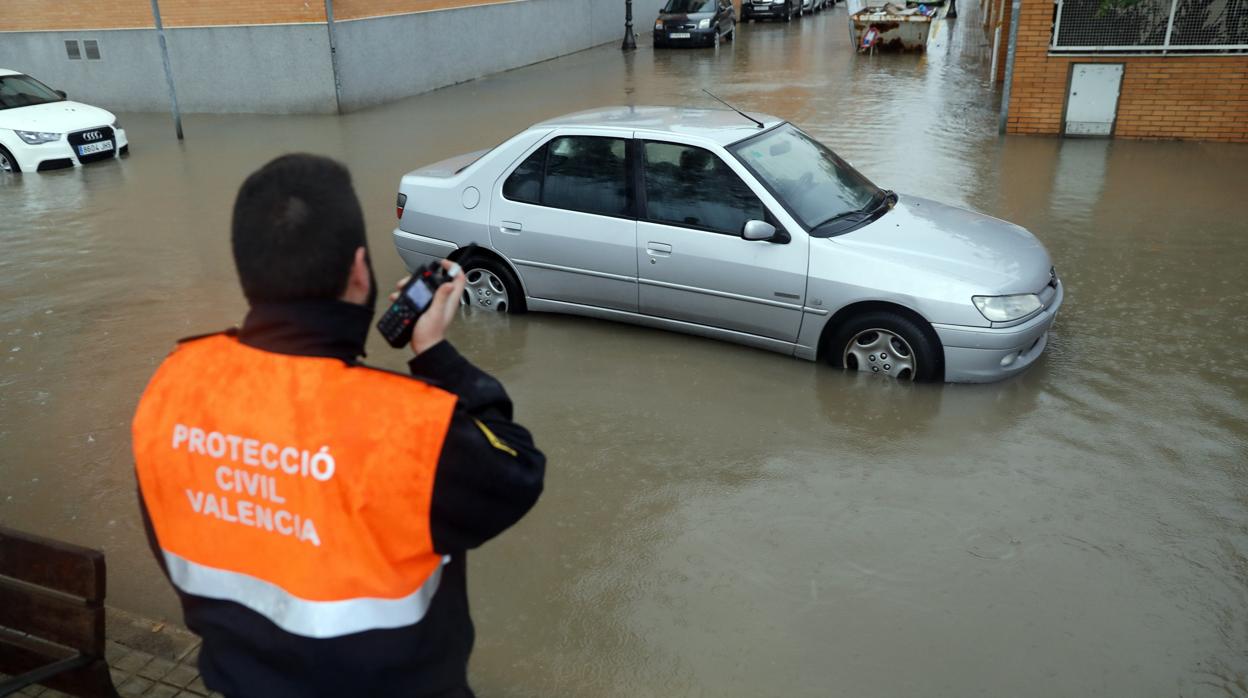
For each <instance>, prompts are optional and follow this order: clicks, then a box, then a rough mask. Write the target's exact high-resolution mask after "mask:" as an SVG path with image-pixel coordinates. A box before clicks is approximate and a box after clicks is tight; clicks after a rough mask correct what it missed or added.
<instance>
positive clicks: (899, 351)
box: [842, 328, 918, 380]
mask: <svg viewBox="0 0 1248 698" xmlns="http://www.w3.org/2000/svg"><path fill="white" fill-rule="evenodd" d="M842 362H843V364H842V365H844V366H845V368H848V369H850V370H851V371H853V370H857V371H862V372H864V373H879V374H883V375H886V376H891V377H893V378H897V379H899V380H914V376H915V374H916V373H917V372H918V362H917V361H916V360H915V357H914V350H913V349H911V348H910V344H909V343H907V342H906V340H904V339H902V338H901V336H900V335H898V334H896V333H894V332H890V331H889V330H884V329H879V328H872V329H868V330H863V331H861V332H859V333H858V334H856V335H854V337H853V339H850V340H849V343H848V344H846V345H845V353H844V356H843V357H842Z"/></svg>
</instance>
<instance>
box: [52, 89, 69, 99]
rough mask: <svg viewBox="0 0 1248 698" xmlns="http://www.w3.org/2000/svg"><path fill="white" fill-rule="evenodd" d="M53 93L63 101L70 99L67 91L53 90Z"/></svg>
mask: <svg viewBox="0 0 1248 698" xmlns="http://www.w3.org/2000/svg"><path fill="white" fill-rule="evenodd" d="M53 92H55V93H57V94H58V95H60V96H61V99H69V95H67V94H65V90H53Z"/></svg>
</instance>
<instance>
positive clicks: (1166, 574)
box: [0, 3, 1248, 696]
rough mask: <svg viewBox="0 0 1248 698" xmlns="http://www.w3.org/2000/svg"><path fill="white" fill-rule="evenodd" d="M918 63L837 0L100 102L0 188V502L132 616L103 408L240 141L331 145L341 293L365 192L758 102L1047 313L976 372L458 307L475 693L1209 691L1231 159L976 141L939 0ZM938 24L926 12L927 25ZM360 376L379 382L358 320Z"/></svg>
mask: <svg viewBox="0 0 1248 698" xmlns="http://www.w3.org/2000/svg"><path fill="white" fill-rule="evenodd" d="M961 11H962V15H963V16H962V18H961V19H959V20H957V21H955V22H953V23H952V24H951V25H950V27H949V30H950V35H949V42H948V45H947V46H945V47H942V52H940V53H934V54H932V55H929V56H927V57H919V56H914V55H910V56H889V55H885V54H878V55H876V56H873V57H858V56H855V55H854V54H853V51H852V48H851V47H850V45H849V39H848V32H847V31H846V26H845V16H844V14H843V10H842V9H840V8H838V9H837V10H836V11H835V12H834V13H824V14H821V15H817V16H815V17H814V18H810V19H804V20H802V21H800V22H797V23H794V24H793V25H790V26H782V25H780V24H763V25H757V24H751V25H748V26H742V27H740V28H739V32H740V35H739V37H738V38H737V40H736V42H734V43H733V44H729V45H725V46H721V48H720V50H719V51H718V52H715V51H710V50H698V51H664V52H654V51H652V50H650V49H649V48H648V45H647V43H646V41H644V40H643V42H642V49H641V50H639V51H637V52H636V53H635V54H626V55H625V56H624V57H623V58H621V55H620V52H619V51H618V48H617V47H616V46H615V45H610V46H606V47H603V48H600V49H595V50H591V51H585V52H582V53H578V54H575V55H572V56H568V57H565V58H562V59H558V60H555V61H549V62H547V63H543V64H541V65H537V66H533V67H530V68H525V69H521V70H515V71H510V72H508V73H504V74H501V75H497V76H493V77H490V78H487V79H483V80H479V81H475V82H472V83H467V84H464V85H459V86H456V87H453V88H448V89H445V90H439V91H437V92H435V93H431V94H429V95H425V96H422V97H418V98H414V99H410V100H405V101H403V102H400V103H396V104H391V105H386V106H383V107H379V108H376V109H372V110H369V111H366V112H361V113H358V114H352V115H349V116H346V117H341V118H339V117H329V116H307V117H274V116H190V117H188V118H187V120H186V122H187V123H186V128H187V134H188V140H187V141H186V142H185V143H178V142H176V141H175V140H174V139H173V138H172V136H171V134H170V131H171V129H170V128H169V123H168V118H167V117H166V116H165V115H159V114H127V115H123V120H124V122H125V123H126V125H127V127H128V130H129V131H130V135H131V138H132V142H133V144H134V145H133V148H134V150H133V154H132V156H131V157H130V158H129V159H128V160H125V161H121V162H116V163H108V164H104V165H98V166H94V167H91V168H88V169H83V170H74V171H66V172H56V173H49V174H47V175H39V176H26V177H21V178H16V177H5V178H0V241H2V242H3V245H4V252H5V254H4V255H3V256H0V272H2V273H0V298H3V300H4V302H3V303H2V304H0V523H3V524H5V525H15V526H18V527H23V528H29V529H33V530H36V531H39V532H41V533H44V534H46V535H50V536H54V537H59V538H65V539H68V540H72V541H76V542H81V543H85V544H88V545H94V546H99V547H102V548H104V549H105V551H106V552H107V554H108V557H109V568H110V570H111V572H112V574H111V575H110V580H109V587H110V591H109V593H110V599H112V602H113V603H115V604H117V605H119V606H122V607H123V608H128V609H130V610H135V611H139V612H142V613H146V614H149V615H152V616H162V617H170V616H172V615H173V614H174V612H175V605H174V601H173V598H172V595H171V593H170V592H169V590H168V587H167V585H166V584H165V583H164V581H163V580H162V579H161V578H160V576H159V572H158V571H157V570H156V567H155V565H154V563H153V562H152V560H151V558H150V554H149V553H148V551H147V549H146V546H145V544H144V540H143V535H142V531H141V527H140V524H139V521H138V517H137V512H136V510H135V504H134V498H133V480H132V476H131V464H130V459H129V437H128V433H129V419H130V416H131V413H132V410H133V408H134V404H135V402H136V401H137V398H138V395H139V393H140V391H141V390H142V389H143V386H144V384H145V382H146V380H147V378H148V377H149V375H150V373H151V371H152V369H153V368H154V366H155V365H156V364H157V363H158V362H159V361H160V359H161V358H162V357H163V356H164V355H165V353H166V352H167V351H168V350H169V348H170V347H171V345H172V341H173V340H174V338H176V337H178V336H183V335H189V334H195V333H199V332H205V331H211V330H214V329H218V328H221V327H226V326H229V325H231V324H234V323H236V322H238V321H239V320H240V318H241V317H242V315H243V312H244V309H245V308H244V304H243V299H242V297H241V294H240V293H239V291H238V290H237V282H236V280H235V278H234V271H233V268H232V265H231V263H230V251H229V243H228V235H227V231H228V223H229V210H230V205H231V202H232V199H233V195H234V192H235V191H236V188H237V186H238V184H239V183H240V182H241V181H242V179H243V177H244V176H245V175H246V174H247V173H249V172H250V171H251V170H253V169H254V168H255V167H257V166H258V165H259V164H261V163H263V162H264V161H265V160H267V159H268V158H271V157H273V156H276V155H278V154H280V153H283V152H287V151H311V152H318V153H324V154H328V155H331V156H333V157H337V158H340V159H343V160H344V161H346V162H347V163H348V165H350V166H351V168H352V172H353V174H354V177H355V183H356V188H357V191H358V192H359V194H360V196H361V199H362V200H363V203H364V208H365V211H366V216H367V223H368V226H369V242H370V245H371V246H372V249H373V258H374V260H375V263H376V266H377V273H378V276H379V278H381V279H383V280H388V279H394V278H397V277H398V276H400V275H401V271H402V270H401V268H400V263H399V260H398V258H397V256H396V255H395V254H394V253H393V247H392V243H391V241H390V236H389V233H390V230H391V229H392V228H393V226H394V218H393V201H394V191H395V187H396V184H397V182H398V178H399V177H400V176H401V175H402V174H403V173H404V172H406V171H408V170H410V169H412V168H414V167H416V166H417V165H420V164H424V163H430V162H435V161H437V160H440V159H443V158H446V157H449V156H452V155H456V154H459V153H462V152H467V151H471V150H476V149H480V148H484V147H489V146H491V145H493V144H496V143H498V142H501V141H502V140H504V139H506V138H508V137H509V136H511V135H512V134H514V133H515V132H516V131H518V130H520V129H522V128H524V127H526V126H527V125H529V124H531V123H533V122H536V121H539V120H542V119H545V118H550V117H553V116H557V115H560V114H563V113H567V112H572V111H576V110H580V109H586V108H590V107H595V106H600V105H604V104H618V103H621V102H632V103H635V104H682V105H689V106H699V107H711V106H714V105H713V103H711V102H710V100H709V99H708V98H707V97H706V96H705V95H703V94H702V93H701V92H700V90H701V88H703V87H706V88H708V89H711V90H712V91H714V92H716V93H717V94H719V95H720V96H721V97H724V98H725V99H728V100H729V101H731V102H734V103H736V104H738V105H739V106H741V107H742V108H744V109H747V110H757V111H764V112H770V113H773V114H777V115H779V116H781V117H784V118H787V119H792V120H794V121H795V122H796V123H797V124H798V125H799V126H801V127H802V128H803V129H804V130H806V131H807V132H809V133H811V134H812V135H814V136H815V137H817V138H819V139H820V140H822V141H823V142H825V143H827V144H828V145H829V146H830V147H832V148H833V149H834V150H835V151H837V152H838V153H839V154H841V155H842V156H844V157H845V158H847V159H848V160H850V161H852V162H853V163H854V164H855V166H856V167H857V168H858V169H860V170H861V171H862V172H863V173H864V174H866V175H867V176H868V177H870V178H871V179H872V180H873V181H875V182H876V183H878V184H880V185H881V186H884V187H887V188H891V189H896V190H897V191H900V192H903V193H910V194H914V195H918V196H924V197H930V198H933V199H936V200H939V201H944V202H948V203H953V204H964V205H968V206H970V207H972V208H976V209H979V210H982V211H985V212H987V213H990V214H992V215H995V216H999V217H1001V218H1005V219H1007V220H1010V221H1013V222H1016V223H1019V224H1020V225H1023V226H1025V227H1027V228H1028V229H1030V230H1032V231H1033V232H1034V233H1036V235H1037V236H1039V237H1040V239H1042V240H1043V241H1044V243H1045V245H1046V246H1047V247H1048V249H1049V251H1050V252H1051V253H1052V255H1053V258H1054V260H1055V262H1056V264H1057V267H1058V271H1059V273H1060V274H1061V275H1062V277H1063V279H1064V281H1065V283H1066V286H1067V289H1068V292H1069V294H1070V295H1069V301H1068V303H1067V304H1066V306H1065V307H1064V308H1063V310H1062V314H1061V316H1060V317H1059V320H1058V323H1057V325H1056V326H1055V328H1054V331H1053V334H1052V336H1051V341H1050V344H1049V349H1048V350H1047V352H1046V354H1045V355H1044V357H1042V359H1041V360H1040V361H1039V362H1038V363H1037V364H1036V365H1034V366H1033V367H1031V368H1030V369H1029V370H1028V371H1027V372H1026V373H1024V374H1023V375H1021V376H1020V377H1018V378H1015V379H1012V380H1011V381H1009V382H1006V383H1002V384H995V385H990V386H912V385H907V384H901V383H887V382H883V381H879V380H873V379H871V378H868V377H865V376H858V375H856V374H844V373H841V372H837V371H833V370H829V369H828V368H827V367H825V366H818V365H815V364H810V363H805V362H802V361H797V360H794V359H790V358H787V357H783V356H780V355H777V354H771V353H767V352H762V351H756V350H752V349H747V348H743V347H739V346H734V345H728V344H723V343H718V342H713V341H709V340H703V339H699V338H694V337H685V336H680V335H675V334H670V333H665V332H660V331H656V330H649V329H644V328H637V327H629V326H624V325H615V324H611V323H607V322H598V321H592V320H585V319H581V318H567V317H559V316H543V315H532V316H524V317H515V318H499V317H494V316H487V315H481V314H472V315H467V316H465V317H464V318H463V319H462V321H461V323H460V324H459V325H457V327H456V328H455V330H454V340H455V341H456V343H457V344H458V345H459V346H460V347H461V349H462V350H463V351H464V352H465V353H466V354H468V355H469V356H471V357H472V358H473V359H474V360H476V361H478V362H479V363H480V364H481V365H482V366H484V367H485V368H487V369H488V370H491V371H493V372H495V373H497V374H498V375H499V376H500V377H501V378H502V379H503V380H504V382H505V383H506V385H507V387H508V390H509V391H510V393H511V395H512V396H513V397H514V398H515V400H516V406H517V416H518V418H519V419H520V420H521V421H522V422H523V423H524V424H526V425H527V426H529V427H530V428H531V429H532V430H533V431H534V432H535V434H536V435H537V439H538V442H539V443H540V444H541V445H542V447H543V448H544V449H546V451H547V453H548V455H549V456H550V463H551V466H550V477H549V481H548V487H547V492H546V494H545V496H544V498H543V500H542V502H541V504H540V505H539V506H538V508H537V509H536V510H535V511H534V512H533V515H532V516H531V517H530V518H528V519H526V520H525V521H524V522H523V523H522V524H521V525H520V526H519V527H518V528H517V529H516V530H515V531H513V532H511V533H509V534H508V535H506V536H503V537H502V538H500V539H499V540H498V541H496V542H492V543H490V544H488V545H487V546H485V548H484V549H482V550H481V551H479V552H477V553H474V555H473V556H472V562H471V566H472V574H471V575H470V578H471V584H472V590H471V591H472V594H473V604H474V613H475V615H476V618H477V620H478V631H479V635H478V638H479V644H478V652H477V654H476V655H475V657H474V661H473V666H472V673H473V679H474V681H475V682H476V684H477V686H478V688H479V689H480V690H481V693H482V694H483V695H533V696H545V695H628V696H634V695H698V694H703V695H784V694H796V695H950V696H954V695H957V696H961V695H970V694H987V695H1009V696H1028V695H1035V696H1051V695H1093V694H1108V695H1130V696H1136V695H1199V694H1201V693H1202V692H1204V693H1205V694H1213V695H1236V693H1237V692H1238V693H1241V694H1242V693H1244V688H1243V687H1244V685H1245V684H1246V683H1248V679H1246V678H1245V677H1246V676H1248V661H1246V660H1245V657H1248V639H1246V638H1248V613H1246V612H1245V609H1246V608H1248V579H1246V578H1245V574H1244V570H1245V569H1248V535H1246V534H1245V531H1246V530H1248V508H1246V506H1245V502H1248V472H1246V470H1245V465H1244V464H1245V463H1248V437H1246V431H1248V430H1246V429H1245V426H1244V420H1243V415H1244V414H1245V405H1248V360H1245V359H1246V358H1248V357H1245V351H1244V349H1243V347H1245V346H1248V325H1246V324H1245V323H1243V322H1241V320H1240V315H1241V314H1242V308H1245V307H1248V284H1245V283H1244V281H1243V269H1242V267H1243V260H1244V259H1248V236H1245V235H1243V230H1242V229H1243V223H1242V221H1243V216H1242V215H1237V214H1236V209H1235V208H1234V202H1236V201H1237V200H1238V198H1240V196H1239V195H1240V190H1241V189H1242V182H1244V181H1245V180H1246V179H1248V148H1244V147H1242V146H1229V145H1216V146H1215V145H1197V144H1181V143H1133V142H1114V143H1107V142H1071V141H1061V140H1058V139H1051V138H1013V137H1011V138H1005V139H999V138H998V137H997V135H996V115H997V108H998V106H999V104H998V97H997V96H996V95H995V94H993V93H991V92H989V91H987V89H988V79H987V72H988V57H987V56H986V55H985V51H984V49H983V46H982V44H983V37H982V32H981V31H980V27H979V20H978V18H977V17H976V16H975V8H974V7H973V3H972V4H971V5H970V6H967V7H964V8H961ZM960 23H961V24H960ZM369 353H370V357H369V361H370V362H372V363H374V364H376V365H379V366H383V367H386V368H392V369H396V370H402V369H403V364H404V356H403V355H402V354H401V353H399V352H394V351H391V350H389V349H388V348H386V347H385V345H384V344H383V343H382V342H380V341H377V340H373V341H372V342H371V343H370V345H369Z"/></svg>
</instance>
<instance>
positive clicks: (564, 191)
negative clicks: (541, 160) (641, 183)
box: [542, 136, 633, 216]
mask: <svg viewBox="0 0 1248 698" xmlns="http://www.w3.org/2000/svg"><path fill="white" fill-rule="evenodd" d="M546 147H547V148H549V153H548V155H547V156H546V176H545V179H544V181H543V183H542V204H543V205H546V206H554V207H557V208H566V209H570V210H573V211H583V212H585V213H597V214H600V215H604V216H632V213H633V202H632V199H633V196H632V187H631V186H630V182H629V177H628V145H627V141H625V139H623V138H604V137H601V136H561V137H559V138H556V139H554V140H552V141H551V142H550V143H549V144H547V146H546Z"/></svg>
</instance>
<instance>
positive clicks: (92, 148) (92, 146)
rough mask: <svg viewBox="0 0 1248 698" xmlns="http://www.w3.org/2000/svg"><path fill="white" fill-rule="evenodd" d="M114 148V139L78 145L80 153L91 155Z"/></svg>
mask: <svg viewBox="0 0 1248 698" xmlns="http://www.w3.org/2000/svg"><path fill="white" fill-rule="evenodd" d="M112 149H113V142H112V141H100V142H99V143H88V144H86V145H80V146H78V154H79V155H90V154H92V153H102V152H104V151H105V150H112Z"/></svg>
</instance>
